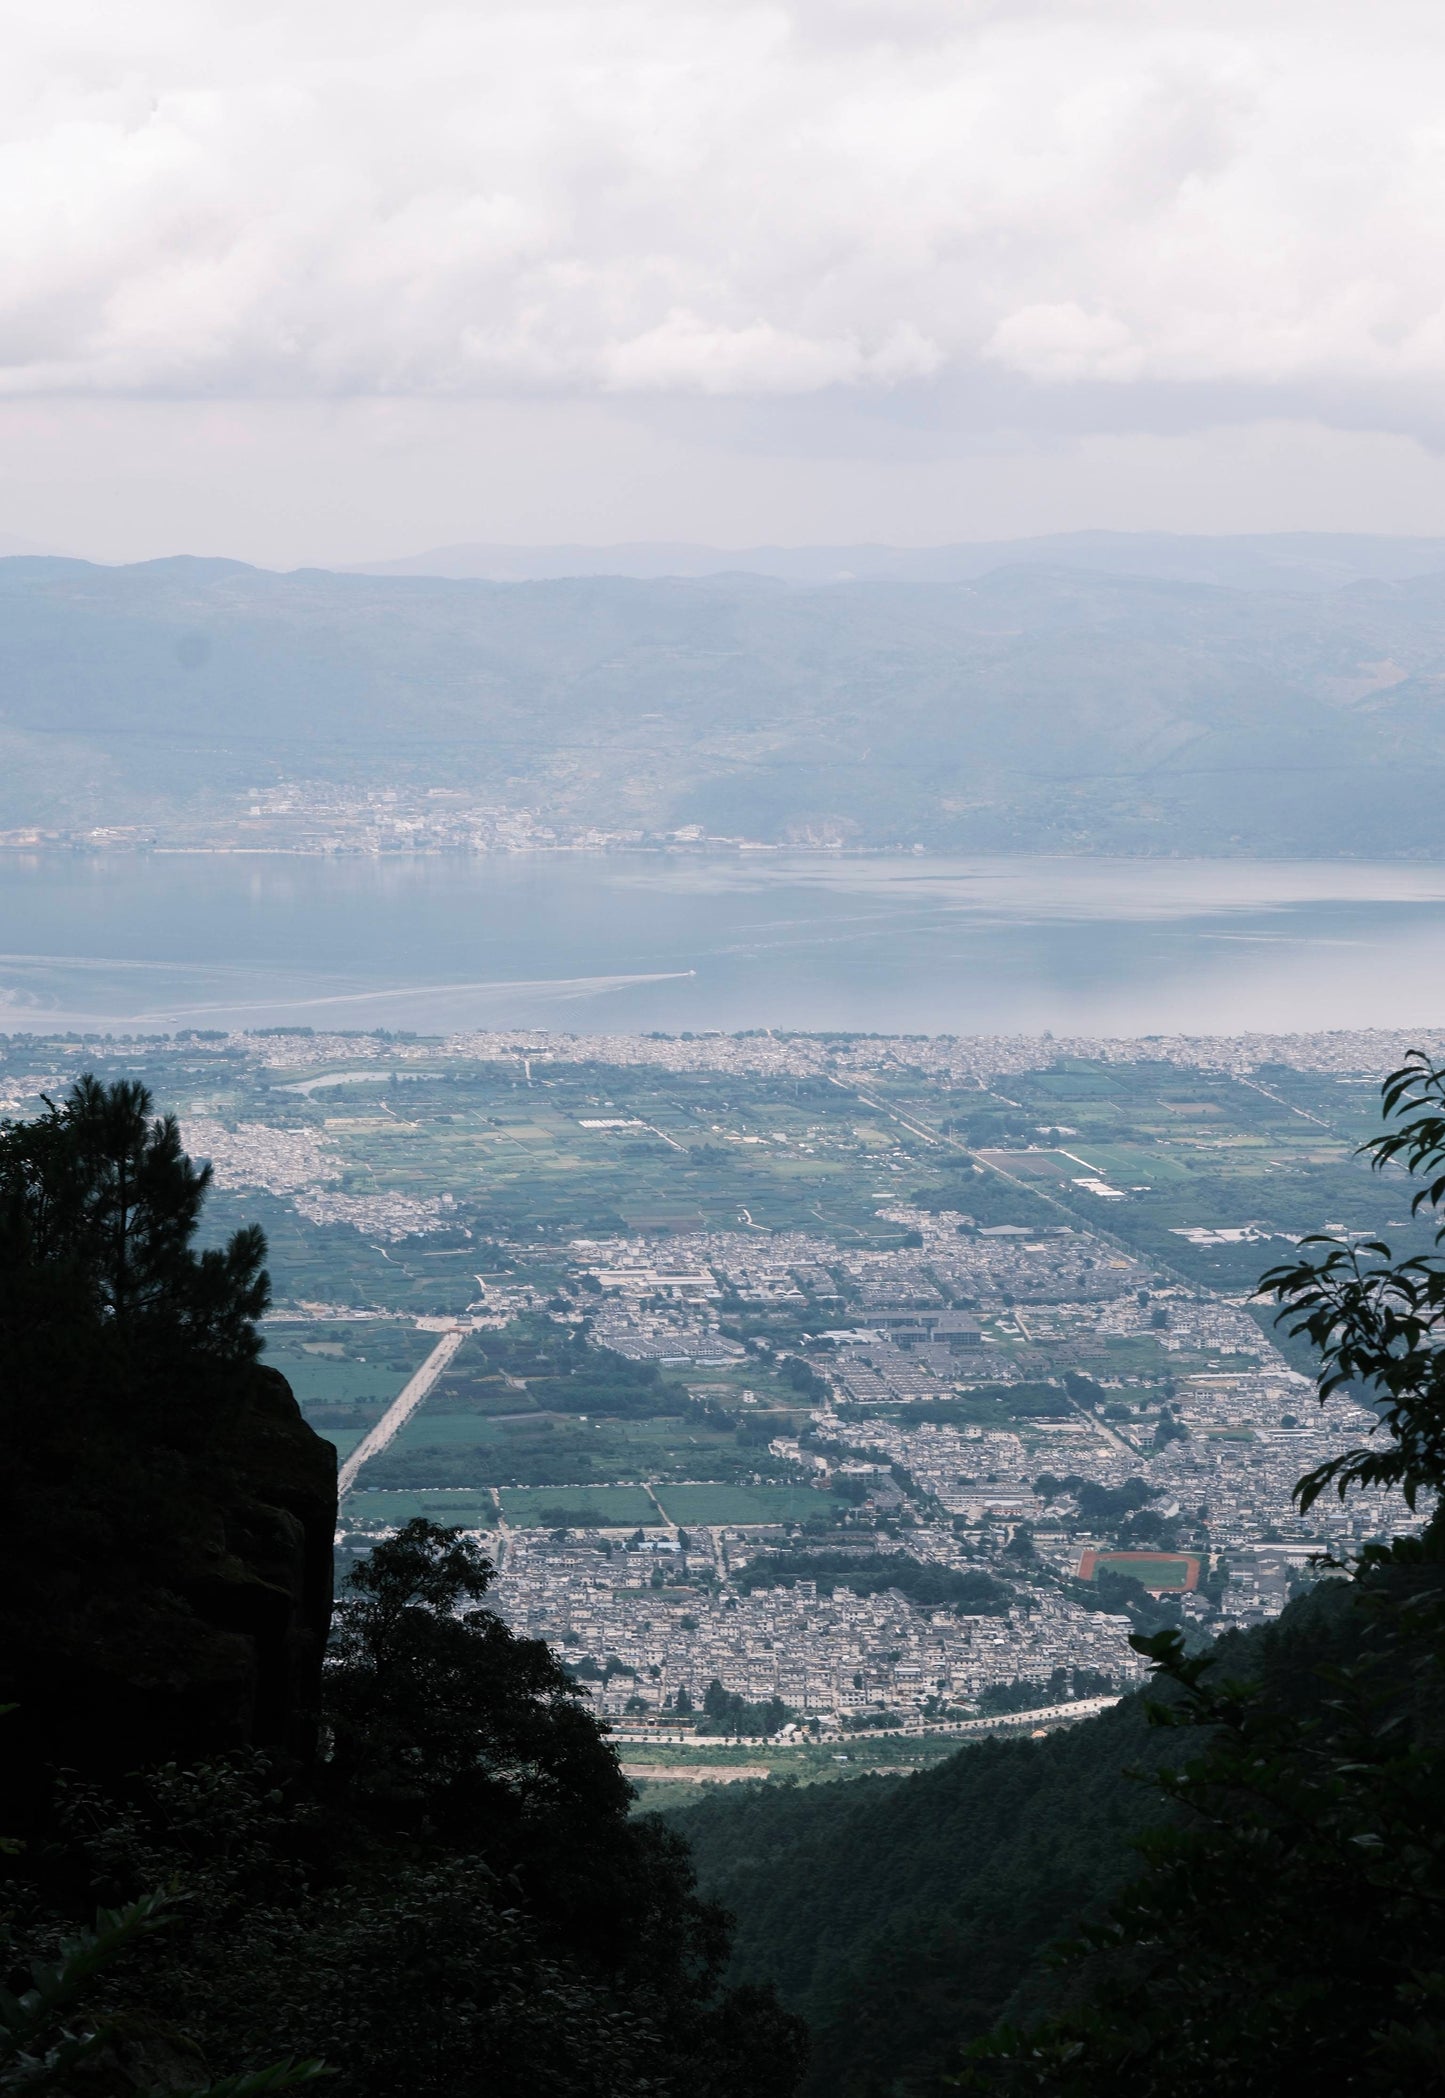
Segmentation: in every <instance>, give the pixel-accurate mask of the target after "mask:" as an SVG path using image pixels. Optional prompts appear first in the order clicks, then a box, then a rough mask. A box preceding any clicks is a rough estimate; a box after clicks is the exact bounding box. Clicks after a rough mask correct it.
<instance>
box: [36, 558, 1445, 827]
mask: <svg viewBox="0 0 1445 2098" xmlns="http://www.w3.org/2000/svg"><path fill="white" fill-rule="evenodd" d="M1257 544H1258V545H1259V546H1260V547H1264V546H1267V545H1268V542H1258V543H1257ZM1006 551H1007V550H1006V549H999V550H998V552H999V555H1000V558H1002V557H1003V555H1004V554H1005V553H1006ZM1114 552H1115V556H1116V558H1118V559H1127V558H1128V556H1127V553H1125V554H1122V555H1121V554H1119V551H1118V549H1115V550H1114ZM1423 557H1424V556H1423V555H1422V556H1421V558H1423ZM1251 558H1253V559H1255V560H1256V561H1257V563H1258V564H1259V565H1260V567H1261V569H1262V570H1263V572H1264V573H1265V575H1266V578H1267V582H1268V587H1264V588H1249V587H1241V586H1240V585H1239V583H1238V582H1237V581H1229V580H1226V581H1215V580H1204V579H1201V575H1200V574H1196V573H1186V574H1181V573H1176V572H1171V571H1170V569H1169V565H1168V563H1167V562H1162V564H1161V562H1160V561H1157V560H1156V561H1154V562H1153V564H1152V569H1151V572H1149V573H1145V574H1134V573H1126V572H1112V573H1110V572H1103V569H1102V568H1098V569H1091V568H1088V567H1085V566H1081V565H1070V563H1069V558H1068V557H1067V555H1066V552H1064V551H1061V554H1060V559H1059V562H1058V563H1057V564H1056V565H1053V566H1038V565H1030V564H1029V563H1028V562H1024V561H1020V562H1018V563H1015V564H1013V565H1003V566H996V567H994V568H993V569H992V570H991V571H989V572H987V573H983V574H978V575H974V576H972V577H971V578H969V579H965V580H946V579H943V580H940V579H931V580H929V579H923V580H915V579H900V578H898V577H884V578H881V579H872V580H858V579H853V580H837V581H833V582H829V583H818V582H811V581H800V582H791V583H790V582H784V581H781V580H778V579H777V578H770V577H765V576H757V575H751V576H749V575H713V576H705V577H683V578H678V577H642V578H628V577H616V576H613V577H607V576H589V577H580V578H579V577H573V578H561V579H552V580H544V581H531V582H503V583H495V582H486V581H477V580H447V579H442V578H436V577H421V576H375V575H337V574H330V573H327V572H323V571H319V570H310V571H300V572H297V573H294V574H289V575H277V574H272V573H269V572H265V571H262V570H259V569H253V568H247V567H245V566H243V565H241V564H239V563H234V562H224V561H199V560H189V559H183V560H172V561H157V562H150V563H146V564H143V565H141V566H138V567H130V568H98V567H93V566H90V565H88V564H86V563H84V562H76V561H64V560H58V559H48V558H47V559H41V558H14V559H9V560H5V561H0V695H3V698H0V829H6V828H9V829H12V830H13V829H17V828H24V827H26V826H39V827H40V828H42V829H50V830H52V831H62V832H64V831H71V832H81V831H84V830H85V829H86V828H88V827H90V826H96V825H131V826H135V825H139V826H142V827H144V826H146V825H151V826H155V827H158V829H159V830H160V832H161V833H163V834H165V835H169V836H176V835H181V834H183V835H185V836H186V837H189V838H191V839H192V840H193V841H194V840H196V839H201V838H204V837H205V836H206V835H207V834H208V833H207V826H208V825H209V826H211V828H212V829H214V828H215V827H216V826H218V825H224V824H227V823H234V822H236V821H239V820H243V819H244V818H245V816H246V810H247V808H248V806H249V800H248V797H250V796H251V795H252V794H254V793H255V792H257V791H258V790H262V791H264V790H268V789H270V788H272V787H274V786H275V785H276V784H277V782H278V781H282V780H286V781H293V782H295V781H300V782H303V783H309V785H310V787H311V788H313V789H315V788H317V787H323V788H324V787H326V786H328V785H330V786H344V787H347V788H348V789H354V790H356V791H363V790H366V789H371V788H376V789H381V788H397V787H399V788H402V789H408V790H414V791H415V792H416V793H418V794H423V795H424V794H425V793H426V791H427V790H428V789H430V788H433V787H444V788H446V789H448V790H455V791H456V792H458V793H461V794H465V795H472V796H474V797H475V798H476V801H477V803H478V804H479V805H480V804H486V805H488V806H492V805H496V806H503V805H505V806H508V807H519V806H524V807H526V808H528V809H530V810H531V811H533V812H534V814H535V815H536V816H537V819H538V820H539V821H542V822H545V823H548V824H552V825H554V826H558V827H560V829H561V830H562V831H563V832H566V833H569V834H575V833H577V832H580V831H582V830H585V829H587V828H588V827H593V828H600V829H601V830H603V831H605V832H607V833H609V834H613V835H616V834H621V833H625V832H627V831H628V830H629V829H630V830H632V831H634V832H636V831H666V830H668V829H671V828H674V827H682V826H689V825H697V826H701V828H702V830H703V831H704V832H706V833H707V834H708V835H711V836H729V837H744V838H751V839H756V840H763V841H769V842H789V841H792V842H798V843H809V842H814V843H816V842H819V841H829V842H835V843H844V844H847V843H852V844H857V845H889V844H899V843H902V844H905V845H912V844H915V843H918V844H922V845H925V846H927V847H929V848H931V849H936V850H951V849H954V850H976V851H1013V850H1018V851H1039V850H1047V851H1064V852H1127V853H1133V852H1142V853H1159V852H1163V853H1176V852H1184V853H1205V854H1208V853H1248V852H1259V853H1265V854H1270V855H1278V854H1306V855H1308V854H1316V853H1324V854H1330V855H1335V854H1341V853H1343V854H1361V855H1371V854H1379V855H1386V856H1393V855H1399V854H1416V855H1430V854H1433V853H1435V852H1437V851H1438V844H1439V840H1438V823H1437V812H1438V809H1439V806H1440V801H1441V798H1442V790H1445V708H1442V701H1441V693H1442V679H1445V573H1442V572H1440V571H1441V569H1442V568H1445V562H1441V563H1437V567H1436V572H1434V573H1429V574H1423V575H1421V574H1409V573H1406V574H1404V575H1400V574H1386V575H1384V576H1382V575H1380V574H1379V573H1377V572H1368V571H1367V572H1366V573H1365V575H1364V577H1363V579H1357V580H1348V581H1345V582H1343V583H1341V584H1339V585H1338V586H1336V587H1329V588H1322V587H1320V584H1321V574H1320V570H1319V562H1318V560H1317V561H1316V562H1315V565H1314V567H1313V568H1311V567H1310V564H1309V562H1308V561H1307V560H1305V558H1304V557H1303V556H1298V557H1297V558H1295V561H1294V566H1293V567H1292V566H1291V563H1290V561H1288V560H1285V559H1283V558H1280V559H1278V560H1276V561H1275V562H1274V563H1273V564H1272V565H1271V564H1270V563H1269V562H1268V561H1267V560H1266V557H1265V555H1264V554H1263V552H1260V553H1258V554H1255V555H1251V553H1250V550H1249V548H1248V547H1245V548H1243V549H1242V550H1241V549H1240V548H1236V549H1235V552H1234V555H1233V556H1232V558H1231V559H1230V560H1228V561H1225V562H1224V565H1223V573H1224V574H1225V575H1226V576H1235V575H1236V574H1237V572H1238V570H1239V567H1240V564H1241V563H1244V564H1245V567H1246V569H1247V568H1248V563H1249V561H1250V559H1251ZM1139 559H1140V561H1141V562H1143V560H1144V556H1143V554H1142V553H1141V554H1140V556H1139ZM1405 565H1406V567H1407V568H1408V566H1409V564H1408V562H1407V563H1406V564H1405ZM1176 566H1177V564H1176ZM1185 566H1186V568H1187V566H1188V564H1187V563H1186V564H1185ZM1376 568H1377V569H1378V563H1377V564H1376ZM1325 569H1326V572H1327V571H1328V562H1326V563H1325ZM1352 572H1353V573H1355V574H1356V575H1358V574H1359V569H1358V566H1357V567H1356V568H1355V570H1354V571H1352V570H1351V569H1350V566H1349V563H1348V562H1346V564H1345V573H1346V574H1347V575H1348V574H1350V573H1352ZM1204 573H1205V574H1207V573H1208V569H1207V565H1206V568H1205V570H1204ZM1292 576H1302V577H1303V579H1304V581H1305V583H1306V584H1307V587H1299V588H1294V587H1289V579H1290V578H1291V577H1292Z"/></svg>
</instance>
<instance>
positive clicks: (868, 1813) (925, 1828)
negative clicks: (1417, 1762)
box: [667, 1586, 1349, 2098]
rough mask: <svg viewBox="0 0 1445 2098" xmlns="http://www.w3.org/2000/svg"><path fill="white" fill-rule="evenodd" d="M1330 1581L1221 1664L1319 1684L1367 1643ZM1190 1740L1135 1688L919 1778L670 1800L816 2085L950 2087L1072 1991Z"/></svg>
mask: <svg viewBox="0 0 1445 2098" xmlns="http://www.w3.org/2000/svg"><path fill="white" fill-rule="evenodd" d="M1344 1605H1345V1597H1344V1596H1343V1595H1342V1594H1340V1593H1339V1592H1338V1591H1336V1590H1334V1589H1333V1588H1332V1587H1330V1586H1327V1587H1326V1588H1324V1589H1322V1590H1317V1591H1316V1592H1315V1593H1314V1594H1313V1595H1312V1596H1310V1597H1308V1598H1305V1599H1303V1600H1302V1601H1301V1602H1299V1603H1296V1604H1293V1605H1291V1606H1290V1609H1289V1611H1288V1612H1287V1614H1286V1617H1285V1618H1284V1619H1282V1620H1281V1621H1280V1623H1279V1624H1278V1625H1277V1626H1271V1627H1269V1628H1267V1629H1266V1630H1264V1631H1262V1632H1257V1633H1251V1634H1236V1635H1234V1636H1233V1637H1232V1638H1231V1639H1230V1640H1229V1641H1227V1642H1226V1643H1225V1646H1224V1648H1223V1654H1222V1658H1223V1665H1224V1666H1225V1667H1227V1668H1230V1669H1232V1670H1240V1671H1242V1672H1248V1673H1253V1674H1260V1673H1262V1674H1263V1675H1264V1676H1265V1677H1266V1679H1267V1680H1268V1681H1269V1682H1270V1683H1271V1684H1272V1685H1273V1686H1274V1688H1275V1690H1276V1692H1279V1693H1282V1694H1285V1695H1287V1696H1289V1697H1292V1698H1300V1697H1301V1696H1303V1697H1305V1698H1308V1697H1309V1696H1310V1695H1311V1693H1312V1691H1313V1690H1314V1689H1315V1687H1316V1685H1315V1681H1314V1677H1313V1674H1312V1670H1313V1668H1314V1667H1315V1666H1316V1665H1318V1664H1320V1663H1324V1662H1332V1661H1334V1660H1335V1659H1337V1658H1338V1655H1339V1653H1340V1651H1341V1650H1342V1649H1343V1647H1345V1646H1347V1645H1348V1643H1349V1637H1348V1631H1347V1630H1346V1629H1345V1627H1344V1626H1342V1624H1341V1622H1340V1620H1341V1617H1342V1614H1343V1612H1344ZM1184 1757H1185V1742H1184V1740H1183V1739H1182V1737H1181V1736H1180V1735H1179V1734H1178V1733H1177V1732H1173V1731H1170V1730H1168V1729H1158V1728H1153V1727H1151V1726H1150V1725H1149V1724H1148V1721H1147V1719H1146V1714H1145V1698H1144V1696H1143V1695H1136V1696H1134V1697H1131V1698H1128V1699H1126V1700H1125V1701H1124V1703H1123V1704H1121V1705H1118V1706H1116V1707H1115V1708H1114V1709H1113V1710H1112V1711H1110V1712H1107V1713H1105V1714H1103V1715H1101V1716H1100V1717H1099V1718H1097V1719H1092V1720H1086V1721H1084V1722H1082V1723H1081V1724H1079V1725H1077V1726H1074V1727H1071V1728H1069V1729H1067V1730H1066V1731H1064V1732H1061V1733H1056V1734H1053V1735H1050V1736H1049V1737H1048V1738H1047V1739H1044V1740H1038V1741H991V1742H986V1743H980V1744H978V1745H977V1746H972V1747H968V1748H964V1749H962V1750H960V1752H959V1753H958V1754H957V1755H956V1756H953V1757H951V1758H950V1759H949V1760H948V1761H947V1762H945V1763H941V1764H938V1765H936V1766H935V1767H934V1768H933V1769H932V1770H928V1771H921V1772H918V1773H916V1774H915V1775H913V1776H910V1777H896V1778H886V1777H879V1778H862V1779H858V1780H855V1781H853V1782H852V1783H848V1784H844V1785H814V1786H798V1785H793V1784H789V1783H787V1782H786V1781H785V1782H784V1784H782V1785H779V1786H773V1785H771V1784H769V1785H766V1786H764V1785H753V1786H728V1787H727V1788H726V1789H725V1790H724V1789H721V1788H720V1789H719V1790H718V1791H717V1792H715V1793H714V1794H712V1795H711V1796H709V1797H708V1798H706V1799H705V1800H703V1801H702V1802H700V1803H699V1804H697V1805H696V1806H686V1807H681V1808H678V1809H675V1810H674V1811H672V1812H671V1813H670V1814H668V1816H667V1819H668V1820H669V1822H670V1824H671V1826H672V1827H673V1828H674V1829H676V1830H677V1832H678V1833H679V1834H680V1835H681V1836H683V1837H684V1838H685V1839H686V1841H687V1843H688V1844H689V1846H690V1848H691V1850H692V1854H693V1857H694V1859H695V1861H696V1864H697V1869H698V1876H699V1884H700V1886H701V1888H702V1890H703V1892H704V1893H705V1894H706V1895H707V1896H708V1897H709V1898H711V1899H713V1900H715V1901H718V1902H720V1903H721V1904H722V1905H723V1906H724V1907H725V1908H727V1909H729V1910H730V1911H731V1912H732V1914H733V1915H734V1916H735V1918H736V1919H737V1929H736V1935H735V1938H734V1948H733V1956H732V1963H731V1967H730V1973H731V1975H732V1976H733V1978H734V1979H736V1980H739V1981H751V1980H762V1979H767V1980H769V1981H773V1982H776V1984H777V1986H778V1988H779V1990H780V1992H781V1994H782V1997H783V2000H784V2002H785V2003H786V2004H787V2005H788V2006H789V2008H791V2009H793V2010H796V2011H799V2012H801V2013H802V2014H803V2016H805V2017H806V2018H807V2020H808V2022H809V2025H810V2027H811V2029H812V2032H813V2048H812V2057H811V2063H810V2069H809V2074H808V2077H807V2081H806V2085H805V2089H806V2091H807V2092H808V2093H810V2094H816V2098H823V2094H825V2093H827V2094H836V2098H871V2094H874V2093H880V2092H893V2091H897V2092H900V2093H903V2092H907V2093H910V2094H911V2093H917V2092H923V2091H929V2090H934V2089H942V2083H941V2081H940V2079H941V2078H942V2077H943V2076H944V2075H945V2074H946V2073H947V2072H949V2071H950V2070H953V2071H956V2070H957V2068H958V2065H959V2060H960V2056H961V2053H962V2049H963V2046H964V2044H965V2043H966V2042H967V2041H969V2040H973V2039H977V2038H978V2037H980V2036H981V2035H983V2034H986V2033H987V2032H988V2031H989V2030H990V2029H991V2028H992V2027H993V2026H994V2025H995V2024H996V2023H997V2022H998V2021H999V2020H1001V2019H1006V2018H1010V2017H1029V2016H1033V2015H1037V2014H1038V2013H1039V2012H1040V2011H1041V2010H1042V2009H1044V2008H1045V2007H1047V2006H1048V2005H1049V2004H1050V2003H1051V2001H1052V2000H1053V1999H1054V1996H1055V1994H1056V1983H1055V1980H1054V1977H1053V1975H1052V1972H1051V1969H1050V1967H1049V1963H1048V1957H1047V1956H1048V1954H1049V1951H1050V1949H1051V1948H1052V1947H1053V1946H1055V1945H1057V1944H1059V1943H1060V1942H1062V1941H1063V1940H1065V1939H1067V1938H1069V1937H1071V1936H1072V1935H1073V1934H1074V1933H1075V1932H1076V1931H1077V1929H1078V1928H1079V1927H1080V1925H1081V1924H1083V1923H1084V1922H1085V1921H1086V1920H1087V1919H1088V1918H1090V1917H1091V1916H1097V1915H1099V1914H1101V1913H1102V1911H1103V1909H1104V1904H1105V1902H1106V1900H1107V1898H1108V1897H1109V1896H1111V1895H1113V1894H1115V1893H1117V1891H1118V1889H1119V1887H1120V1886H1121V1885H1122V1883H1123V1882H1124V1881H1125V1879H1126V1878H1127V1877H1128V1876H1129V1874H1130V1873H1131V1871H1133V1870H1134V1869H1136V1868H1137V1863H1138V1859H1137V1854H1136V1852H1135V1851H1134V1849H1133V1848H1132V1843H1133V1839H1135V1838H1136V1837H1137V1836H1138V1835H1139V1834H1140V1833H1141V1832H1142V1831H1143V1830H1144V1829H1146V1828H1148V1827H1151V1826H1158V1825H1159V1823H1160V1822H1161V1820H1162V1819H1163V1817H1164V1814H1165V1811H1166V1809H1165V1804H1164V1801H1163V1800H1162V1798H1161V1797H1160V1795H1159V1794H1158V1792H1157V1791H1156V1790H1154V1788H1153V1787H1151V1786H1150V1785H1149V1784H1148V1783H1147V1782H1145V1780H1146V1778H1147V1774H1148V1773H1149V1772H1150V1771H1151V1770H1153V1769H1155V1768H1158V1767H1159V1766H1160V1765H1161V1764H1163V1765H1165V1766H1168V1765H1178V1764H1179V1763H1181V1762H1182V1761H1183V1760H1184Z"/></svg>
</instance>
